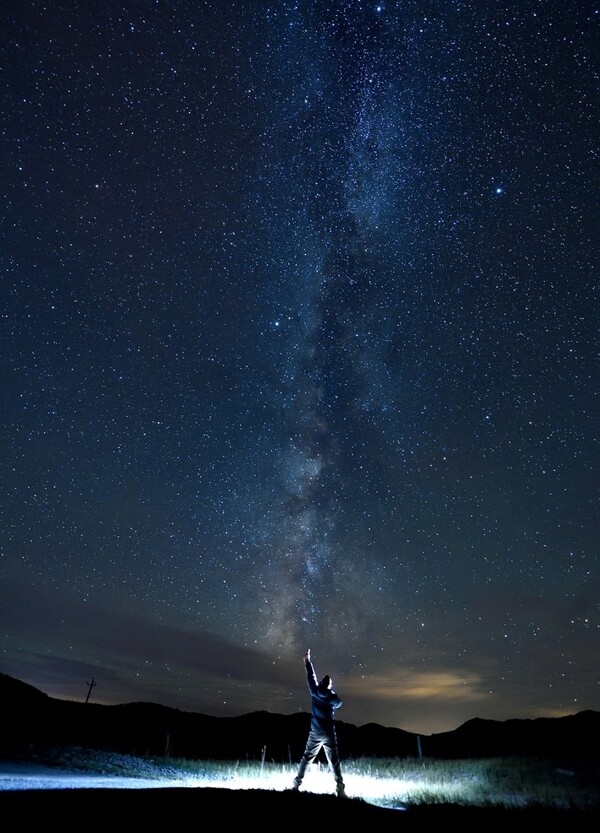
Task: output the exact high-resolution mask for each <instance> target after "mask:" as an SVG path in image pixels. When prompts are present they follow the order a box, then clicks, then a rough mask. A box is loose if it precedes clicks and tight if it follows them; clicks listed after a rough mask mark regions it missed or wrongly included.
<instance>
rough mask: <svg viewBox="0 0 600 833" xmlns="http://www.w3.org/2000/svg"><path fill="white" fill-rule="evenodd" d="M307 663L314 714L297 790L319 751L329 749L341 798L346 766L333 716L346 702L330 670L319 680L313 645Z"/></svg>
mask: <svg viewBox="0 0 600 833" xmlns="http://www.w3.org/2000/svg"><path fill="white" fill-rule="evenodd" d="M304 665H305V668H306V676H307V679H308V688H309V691H310V699H311V702H312V715H311V718H310V732H309V735H308V740H307V741H306V747H305V749H304V754H303V755H302V759H301V761H300V765H299V767H298V772H297V774H296V777H295V778H294V786H293V787H292V789H294V790H297V789H298V788H299V786H300V784H301V783H302V779H303V778H304V773H305V772H306V767H307V766H308V765H309V764H311V763H312V762H313V761H314V760H316V758H317V755H318V754H319V752H320V751H321V749H322V750H323V751H324V752H325V757H326V758H327V762H328V763H329V767H330V769H332V770H333V774H334V776H335V783H336V787H337V790H336V791H337V794H338V796H339V797H340V798H345V797H346V792H345V789H344V781H343V779H342V768H341V765H340V756H339V753H338V745H337V738H336V734H335V724H334V720H333V716H334V712H335V711H336V710H337V709H339V707H340V706H341V705H342V701H341V700H340V698H339V697H338V696H337V694H336V693H335V691H334V690H333V681H332V679H331V677H330V676H329V675H328V674H325V676H324V677H323V679H322V680H321V681H320V682H317V675H316V674H315V669H314V668H313V664H312V662H311V661H310V648H308V649H307V651H306V653H305V654H304Z"/></svg>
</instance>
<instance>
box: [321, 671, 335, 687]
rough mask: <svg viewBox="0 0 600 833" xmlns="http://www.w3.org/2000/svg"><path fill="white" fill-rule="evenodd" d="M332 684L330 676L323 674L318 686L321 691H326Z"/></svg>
mask: <svg viewBox="0 0 600 833" xmlns="http://www.w3.org/2000/svg"><path fill="white" fill-rule="evenodd" d="M332 686H333V681H332V679H331V677H330V676H329V674H325V676H324V677H323V679H322V680H321V682H320V683H319V688H320V689H321V691H327V690H328V689H330V688H331V687H332Z"/></svg>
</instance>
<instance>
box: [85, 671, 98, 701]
mask: <svg viewBox="0 0 600 833" xmlns="http://www.w3.org/2000/svg"><path fill="white" fill-rule="evenodd" d="M87 685H89V688H88V693H87V697H86V698H85V702H86V703H87V701H88V700H89V699H90V694H91V693H92V689H93V687H94V686H95V685H96V683H95V682H94V678H93V677H92V682H91V683H87Z"/></svg>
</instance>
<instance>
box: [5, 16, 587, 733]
mask: <svg viewBox="0 0 600 833" xmlns="http://www.w3.org/2000/svg"><path fill="white" fill-rule="evenodd" d="M9 6H10V7H9V8H8V9H4V10H3V11H2V13H1V14H2V22H3V26H2V35H1V36H0V60H1V62H2V66H3V68H4V79H5V113H6V118H5V124H4V130H3V139H4V147H5V165H4V166H3V170H2V172H1V173H0V186H1V189H2V193H3V195H4V202H3V204H4V206H5V208H4V216H3V223H2V249H3V264H4V274H5V279H4V281H3V302H4V303H3V311H4V317H3V328H2V333H3V350H2V378H3V386H2V387H3V407H2V437H3V441H2V443H3V444H2V449H3V452H2V462H3V476H2V530H3V533H2V563H1V574H2V587H3V591H2V593H3V596H4V598H3V604H2V605H0V611H1V612H0V623H1V625H2V632H3V634H4V635H5V639H4V644H5V647H4V650H3V655H2V656H3V664H2V667H0V670H1V671H3V672H4V673H8V674H11V675H13V676H16V677H19V678H20V679H24V680H25V681H27V682H31V683H32V684H34V685H37V686H38V687H39V688H41V689H42V690H44V691H46V692H47V693H51V694H54V695H57V696H63V697H71V698H74V699H84V698H85V696H86V693H87V689H86V682H87V681H88V680H89V679H91V678H92V677H93V678H94V679H95V680H96V681H97V686H96V687H95V689H94V692H95V695H96V696H97V698H98V700H99V701H102V702H122V701H126V700H143V699H145V700H153V701H156V702H161V703H163V704H166V705H173V706H176V707H178V708H184V709H189V710H193V711H204V712H208V713H213V714H241V713H246V712H250V711H252V710H255V709H263V708H264V709H269V710H271V711H276V712H288V711H295V710H302V709H305V708H306V706H307V704H306V691H305V679H304V676H303V668H302V663H301V659H302V655H303V653H304V650H305V649H306V647H309V646H310V647H311V649H312V651H313V656H314V659H315V663H316V666H317V670H318V671H319V672H323V673H325V672H326V671H327V672H328V673H331V674H332V675H333V676H334V679H335V683H336V688H337V689H338V691H339V692H340V695H341V696H342V698H343V699H344V719H345V720H347V721H349V722H354V723H356V724H359V725H360V724H362V723H366V722H373V721H375V722H380V723H383V724H386V725H397V726H400V727H402V728H405V729H411V730H415V731H424V732H427V731H439V730H442V729H448V728H454V727H455V726H457V725H459V724H460V723H461V722H462V721H464V720H467V719H469V718H471V717H474V716H480V717H489V718H494V719H499V720H502V719H507V718H510V717H537V716H543V715H552V716H557V715H562V714H571V713H574V712H577V711H579V710H582V709H584V708H592V709H595V708H598V707H599V705H600V704H599V702H598V663H597V655H598V650H597V649H598V628H599V625H600V621H599V616H598V614H599V603H598V599H599V593H598V590H599V586H598V554H597V541H598V525H597V520H596V518H597V514H598V513H597V497H598V478H597V471H598V465H597V464H598V459H597V439H596V435H597V424H598V420H597V410H596V409H595V408H594V399H595V396H596V395H597V389H598V386H597V380H598V377H597V347H598V340H597V335H598V315H597V297H596V283H595V267H596V258H597V246H596V237H597V231H596V229H597V228H598V212H597V205H598V200H597V185H596V183H597V158H598V157H597V152H598V108H597V82H598V64H597V59H596V57H595V56H596V52H597V49H596V43H597V35H598V32H597V23H598V22H597V17H598V15H597V10H596V9H595V8H594V7H593V6H592V5H591V4H590V3H587V2H583V3H581V2H577V3H569V2H566V3H564V2H560V3H559V2H554V1H553V0H525V2H507V1H506V2H505V1H504V0H503V2H498V3H494V4H481V3H475V2H462V0H461V1H459V0H453V2H441V0H440V2H436V0H432V2H428V3H425V4H424V3H422V2H402V3H400V2H385V3H379V4H378V3H374V2H367V1H366V0H364V1H363V2H361V0H346V1H345V2H342V0H334V1H333V2H328V3H323V2H320V0H316V2H304V1H303V0H281V1H280V2H272V1H271V2H269V0H257V1H256V2H252V3H247V2H233V3H228V4H222V3H213V2H209V1H208V0H206V1H205V2H193V3H192V2H187V0H184V1H183V2H177V3H169V2H164V1H163V0H157V1H156V2H155V1H154V0H131V2H115V3H111V4H106V8H104V7H103V8H102V9H92V8H89V9H88V8H87V7H84V6H82V5H79V6H77V5H75V6H74V5H73V4H70V3H66V2H65V3H63V2H57V3H54V4H51V5H50V6H43V5H40V4H39V3H36V2H33V0H24V2H21V3H19V4H9Z"/></svg>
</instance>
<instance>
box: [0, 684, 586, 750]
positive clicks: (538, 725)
mask: <svg viewBox="0 0 600 833" xmlns="http://www.w3.org/2000/svg"><path fill="white" fill-rule="evenodd" d="M0 704H1V705H2V714H3V718H4V727H3V732H2V737H1V738H0V755H1V756H2V757H4V758H10V757H11V756H13V755H19V754H23V753H24V752H25V751H26V750H27V748H28V747H31V746H36V745H37V746H79V747H82V748H84V749H85V748H87V749H102V750H107V751H113V752H119V753H122V754H129V755H137V756H160V757H176V758H186V759H190V760H194V759H197V760H202V759H203V760H223V761H224V760H266V761H274V762H277V763H296V762H297V761H298V760H299V759H300V756H301V754H302V752H303V749H304V744H305V742H306V737H307V733H308V728H309V723H310V715H309V714H308V713H304V712H298V713H295V714H291V715H283V714H274V713H271V712H266V711H259V712H252V713H250V714H246V715H242V716H240V717H213V716H210V715H205V714H198V713H194V712H185V711H180V710H179V709H175V708H170V707H167V706H161V705H158V704H156V703H148V702H137V703H127V704H121V705H114V706H107V705H101V704H96V703H89V702H88V703H81V702H75V701H69V700H59V699H56V698H52V697H49V696H48V695H47V694H44V693H43V692H42V691H39V689H36V688H35V687H33V686H31V685H28V684H27V683H24V682H22V681H21V680H18V679H15V678H14V677H10V676H8V675H6V674H1V673H0ZM336 727H337V736H338V742H339V746H340V751H341V753H342V755H343V757H345V758H361V757H373V758H406V757H413V758H417V757H421V756H422V757H424V758H437V759H464V758H494V757H514V756H516V757H538V758H553V759H563V760H569V761H574V760H581V761H585V760H591V759H592V758H593V759H596V758H597V746H596V743H597V739H598V737H600V712H596V711H589V710H588V711H582V712H578V713H577V714H573V715H568V716H566V717H558V718H535V719H512V720H506V721H495V720H483V719H481V718H473V719H472V720H468V721H467V722H466V723H464V724H462V725H461V726H459V727H458V728H457V729H455V730H453V731H451V732H442V733H439V734H433V735H417V734H414V733H412V732H406V731H404V730H402V729H397V728H390V727H385V726H381V725H379V724H377V723H367V724H366V725H364V726H360V727H357V726H354V725H352V724H350V723H344V722H343V721H336Z"/></svg>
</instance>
